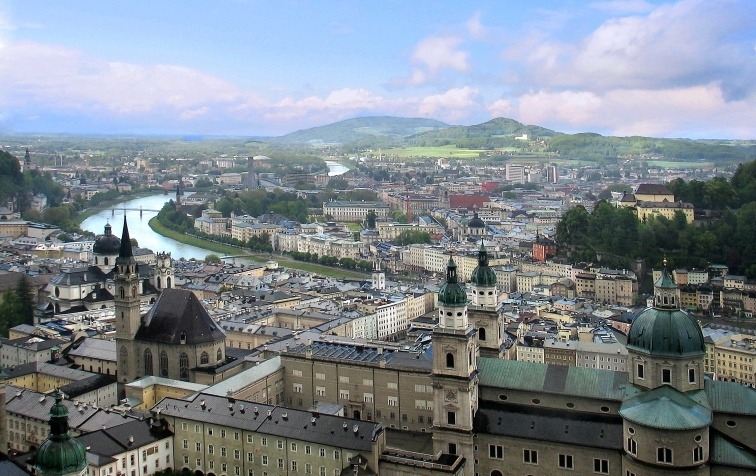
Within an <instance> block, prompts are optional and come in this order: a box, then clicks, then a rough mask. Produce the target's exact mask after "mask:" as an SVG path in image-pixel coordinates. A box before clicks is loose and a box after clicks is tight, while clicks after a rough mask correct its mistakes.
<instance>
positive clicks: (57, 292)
mask: <svg viewBox="0 0 756 476" xmlns="http://www.w3.org/2000/svg"><path fill="white" fill-rule="evenodd" d="M55 297H60V288H59V287H58V286H55Z"/></svg>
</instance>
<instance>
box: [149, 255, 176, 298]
mask: <svg viewBox="0 0 756 476" xmlns="http://www.w3.org/2000/svg"><path fill="white" fill-rule="evenodd" d="M154 279H155V282H154V283H153V284H154V286H155V287H156V288H157V289H158V290H160V291H162V290H163V289H170V288H172V287H174V285H175V282H174V276H173V259H172V258H171V254H170V253H158V254H157V264H156V266H155V276H154Z"/></svg>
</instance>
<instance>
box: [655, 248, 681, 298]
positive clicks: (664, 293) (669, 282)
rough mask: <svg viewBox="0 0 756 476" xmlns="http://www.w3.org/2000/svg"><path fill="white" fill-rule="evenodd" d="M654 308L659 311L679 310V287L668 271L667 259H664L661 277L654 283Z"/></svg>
mask: <svg viewBox="0 0 756 476" xmlns="http://www.w3.org/2000/svg"><path fill="white" fill-rule="evenodd" d="M654 307H655V308H658V309H677V308H678V307H680V306H679V305H678V302H677V285H676V284H675V280H674V279H673V278H672V276H671V275H670V274H669V271H668V270H667V258H664V266H663V267H662V273H661V277H660V278H659V279H657V280H656V282H655V283H654Z"/></svg>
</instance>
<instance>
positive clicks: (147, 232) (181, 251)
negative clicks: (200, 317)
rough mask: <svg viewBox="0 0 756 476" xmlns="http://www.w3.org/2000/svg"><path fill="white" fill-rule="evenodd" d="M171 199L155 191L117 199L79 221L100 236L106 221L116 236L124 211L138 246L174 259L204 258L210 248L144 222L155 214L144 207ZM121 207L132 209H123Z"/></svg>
mask: <svg viewBox="0 0 756 476" xmlns="http://www.w3.org/2000/svg"><path fill="white" fill-rule="evenodd" d="M172 198H174V196H173V195H163V194H159V195H151V196H149V197H143V198H136V199H134V200H129V201H126V202H121V203H119V204H118V205H114V206H112V207H111V208H109V209H107V210H103V211H101V212H100V213H97V214H95V215H92V216H91V217H89V218H87V219H86V220H84V221H83V222H82V223H81V229H82V230H87V231H91V232H92V233H96V234H98V235H100V234H102V233H104V232H105V224H107V223H110V224H111V225H112V226H113V233H114V234H116V235H118V236H119V237H120V236H121V232H122V231H123V215H124V213H125V214H126V220H127V221H128V223H129V235H131V237H132V238H136V240H137V242H139V246H140V247H141V248H149V249H151V250H152V251H155V252H161V251H164V252H169V253H171V256H172V257H173V258H174V259H179V258H186V259H192V258H195V259H205V256H207V255H209V254H211V253H212V251H208V250H205V249H202V248H197V247H196V246H191V245H185V244H183V243H180V242H178V241H176V240H172V239H170V238H166V237H164V236H162V235H159V234H157V233H155V232H154V231H152V228H150V226H149V225H148V224H147V222H149V221H150V218H152V217H154V216H155V215H157V211H147V210H160V209H161V208H163V205H164V204H165V202H167V201H168V200H170V199H172ZM140 207H141V208H142V209H143V210H144V211H143V212H141V214H140V212H139V208H140ZM124 208H132V209H136V210H126V211H125V212H124V210H123V209H124Z"/></svg>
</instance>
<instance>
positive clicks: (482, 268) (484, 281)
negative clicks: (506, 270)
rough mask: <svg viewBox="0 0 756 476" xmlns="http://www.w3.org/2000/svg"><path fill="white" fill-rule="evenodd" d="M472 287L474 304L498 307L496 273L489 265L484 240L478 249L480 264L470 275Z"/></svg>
mask: <svg viewBox="0 0 756 476" xmlns="http://www.w3.org/2000/svg"><path fill="white" fill-rule="evenodd" d="M470 287H471V288H472V304H473V305H474V306H480V307H484V308H487V309H493V308H496V305H497V304H498V302H497V301H498V299H497V297H498V296H497V293H496V273H494V270H492V269H491V267H490V266H489V265H488V251H486V245H484V244H483V240H481V242H480V250H478V266H476V267H475V269H474V270H473V272H472V275H471V276H470Z"/></svg>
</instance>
